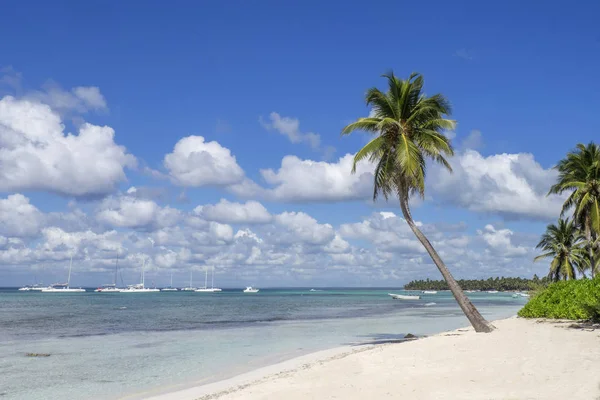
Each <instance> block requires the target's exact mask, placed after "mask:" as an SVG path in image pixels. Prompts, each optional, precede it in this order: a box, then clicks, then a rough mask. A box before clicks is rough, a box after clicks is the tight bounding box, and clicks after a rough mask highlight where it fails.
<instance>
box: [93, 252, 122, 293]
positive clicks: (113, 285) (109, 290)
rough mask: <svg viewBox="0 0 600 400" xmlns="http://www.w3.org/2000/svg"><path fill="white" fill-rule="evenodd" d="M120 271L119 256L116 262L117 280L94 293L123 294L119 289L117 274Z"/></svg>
mask: <svg viewBox="0 0 600 400" xmlns="http://www.w3.org/2000/svg"><path fill="white" fill-rule="evenodd" d="M118 270H119V255H118V254H117V260H116V261H115V280H114V282H113V283H111V284H106V285H102V286H100V287H99V288H98V289H96V290H94V292H99V293H119V292H121V290H123V289H121V288H118V287H117V273H118Z"/></svg>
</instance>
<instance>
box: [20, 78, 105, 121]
mask: <svg viewBox="0 0 600 400" xmlns="http://www.w3.org/2000/svg"><path fill="white" fill-rule="evenodd" d="M25 98H27V99H29V100H33V101H35V102H40V103H44V104H47V105H49V106H50V107H51V108H52V109H53V110H55V111H57V112H59V113H61V114H63V113H69V112H77V113H86V112H88V111H92V110H93V111H102V110H107V109H108V107H107V104H106V99H105V98H104V96H103V95H102V93H101V92H100V89H99V88H98V87H96V86H78V87H75V88H73V89H71V90H70V91H67V90H64V89H62V88H61V87H60V86H58V85H56V84H53V83H50V84H46V85H45V88H44V90H41V91H34V92H30V93H27V94H26V96H25Z"/></svg>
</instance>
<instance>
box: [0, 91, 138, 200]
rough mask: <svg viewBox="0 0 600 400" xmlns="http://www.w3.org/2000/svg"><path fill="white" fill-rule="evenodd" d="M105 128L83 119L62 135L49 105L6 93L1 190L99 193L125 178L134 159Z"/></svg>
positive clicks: (0, 109)
mask: <svg viewBox="0 0 600 400" xmlns="http://www.w3.org/2000/svg"><path fill="white" fill-rule="evenodd" d="M114 135H115V132H114V130H113V129H112V128H110V127H108V126H96V125H92V124H89V123H84V124H83V125H81V127H80V128H79V133H78V134H77V135H72V134H66V133H65V132H64V125H63V124H62V121H61V119H60V117H59V115H58V114H56V113H55V112H54V111H53V110H52V109H51V108H50V107H49V106H48V105H45V104H41V103H37V102H32V101H29V100H19V99H16V98H14V97H11V96H6V97H4V98H2V99H1V100H0V146H1V147H2V149H1V150H0V163H1V164H2V168H1V169H0V190H4V191H22V190H43V191H49V192H55V193H59V194H62V195H73V196H89V195H103V194H106V193H110V192H112V191H114V190H115V187H116V185H117V184H118V183H119V182H122V181H125V180H126V176H125V171H124V169H125V168H126V167H129V168H133V167H135V165H136V159H135V157H134V156H132V155H131V154H128V153H127V151H126V149H125V148H124V147H123V146H119V145H117V144H116V143H115V142H114Z"/></svg>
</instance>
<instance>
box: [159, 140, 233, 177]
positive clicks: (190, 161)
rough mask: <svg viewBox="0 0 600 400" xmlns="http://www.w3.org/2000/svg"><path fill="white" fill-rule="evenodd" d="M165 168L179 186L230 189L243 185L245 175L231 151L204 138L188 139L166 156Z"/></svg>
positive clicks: (176, 145) (179, 143) (178, 143)
mask: <svg viewBox="0 0 600 400" xmlns="http://www.w3.org/2000/svg"><path fill="white" fill-rule="evenodd" d="M164 165H165V168H167V170H168V171H169V176H170V177H171V180H172V181H173V183H175V184H176V185H179V186H195V187H199V186H209V185H214V186H227V185H233V184H237V183H240V182H242V180H243V179H244V171H243V170H242V168H241V167H240V166H239V165H238V163H237V161H236V159H235V156H233V155H232V154H231V151H230V150H229V149H228V148H226V147H223V146H221V145H220V144H219V143H218V142H216V141H212V142H205V140H204V137H202V136H188V137H184V138H183V139H181V140H179V141H178V142H177V144H175V148H174V149H173V152H172V153H169V154H167V155H166V156H165V159H164Z"/></svg>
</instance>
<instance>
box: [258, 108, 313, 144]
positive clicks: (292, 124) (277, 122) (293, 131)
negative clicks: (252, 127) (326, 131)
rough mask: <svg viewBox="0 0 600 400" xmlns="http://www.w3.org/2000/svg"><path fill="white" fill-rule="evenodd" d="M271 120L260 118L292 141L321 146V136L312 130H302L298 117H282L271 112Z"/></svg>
mask: <svg viewBox="0 0 600 400" xmlns="http://www.w3.org/2000/svg"><path fill="white" fill-rule="evenodd" d="M269 120H270V122H265V121H264V120H263V119H262V117H261V118H259V122H260V124H261V125H262V126H263V127H264V128H266V129H268V130H275V131H277V132H279V133H280V134H282V135H284V136H286V137H287V138H288V139H289V140H290V142H292V143H308V144H309V145H310V147H312V148H313V149H315V150H317V149H318V148H319V147H320V146H321V136H319V135H318V134H316V133H312V132H306V133H304V132H301V131H300V121H299V120H298V119H297V118H291V117H282V116H281V115H279V114H278V113H276V112H272V113H271V114H269Z"/></svg>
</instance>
